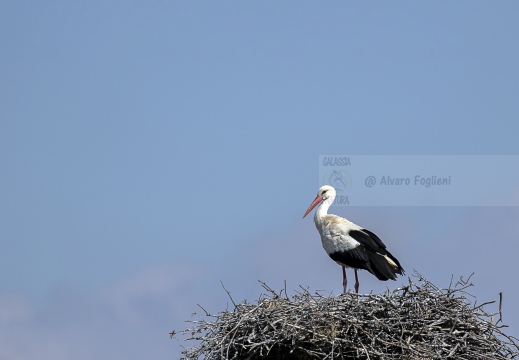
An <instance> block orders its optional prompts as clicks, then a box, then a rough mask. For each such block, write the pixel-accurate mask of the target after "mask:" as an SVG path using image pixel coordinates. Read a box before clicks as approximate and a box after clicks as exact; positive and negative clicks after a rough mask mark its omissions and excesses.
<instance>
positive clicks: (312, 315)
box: [171, 275, 519, 360]
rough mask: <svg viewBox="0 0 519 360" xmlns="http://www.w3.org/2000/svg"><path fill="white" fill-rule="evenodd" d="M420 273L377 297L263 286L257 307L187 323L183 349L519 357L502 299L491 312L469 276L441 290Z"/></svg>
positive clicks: (263, 355)
mask: <svg viewBox="0 0 519 360" xmlns="http://www.w3.org/2000/svg"><path fill="white" fill-rule="evenodd" d="M417 277H418V279H419V281H418V283H419V284H415V283H413V282H412V280H411V279H409V285H406V286H404V287H401V288H399V289H396V290H394V291H389V290H388V291H387V292H386V293H384V294H382V295H376V294H355V293H347V294H341V295H338V296H323V295H322V294H321V293H315V294H311V293H310V292H309V291H308V290H306V289H302V291H300V292H298V293H297V295H295V296H293V297H292V299H289V298H288V297H286V296H281V294H283V291H281V292H279V293H276V292H275V291H273V290H272V289H271V288H269V287H268V286H267V285H265V284H264V283H262V284H263V287H264V288H265V290H266V291H267V294H266V295H262V296H261V297H260V299H259V300H258V302H257V304H255V305H254V304H249V303H247V302H246V301H245V302H243V303H240V304H234V301H233V304H234V306H235V308H234V310H233V311H227V310H226V311H223V312H221V313H219V314H218V315H211V314H209V313H207V312H206V311H205V310H204V311H205V318H204V319H202V320H198V321H188V322H189V323H191V324H192V325H193V327H192V328H188V329H185V330H183V331H182V334H184V335H185V336H188V338H187V339H186V340H192V341H193V340H194V341H196V345H194V346H193V347H191V348H184V350H183V352H182V353H183V355H184V356H185V359H199V358H200V357H203V358H204V359H211V360H217V359H218V360H221V359H251V360H253V359H291V360H302V359H305V360H306V359H447V358H452V359H470V360H473V359H492V360H498V359H513V358H516V357H519V347H518V345H517V342H516V341H517V339H515V338H513V337H510V336H507V335H506V334H504V333H503V332H502V328H503V327H505V325H503V324H502V323H501V325H500V324H499V323H500V322H501V302H499V311H498V312H496V313H495V314H489V313H487V312H486V311H484V310H483V305H487V304H490V303H493V302H494V301H491V302H488V303H485V304H481V305H478V306H476V304H472V303H471V302H469V301H468V300H467V295H469V296H472V295H470V294H468V293H467V292H466V289H467V288H468V287H469V286H472V284H470V283H468V281H469V280H463V278H461V279H460V281H458V282H457V283H456V284H454V285H453V284H452V282H451V285H450V286H449V288H448V289H444V290H440V289H438V288H437V287H435V286H434V285H432V284H431V283H429V282H428V281H426V280H425V279H423V278H422V277H421V276H419V275H417ZM469 279H470V278H469ZM284 293H285V294H286V291H285V292H284ZM229 296H230V295H229ZM231 300H232V298H231ZM171 335H172V336H174V337H175V336H176V335H175V332H173V333H172V334H171Z"/></svg>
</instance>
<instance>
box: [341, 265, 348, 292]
mask: <svg viewBox="0 0 519 360" xmlns="http://www.w3.org/2000/svg"><path fill="white" fill-rule="evenodd" d="M347 284H348V281H347V280H346V268H345V267H344V266H343V267H342V286H344V293H345V294H346V285H347Z"/></svg>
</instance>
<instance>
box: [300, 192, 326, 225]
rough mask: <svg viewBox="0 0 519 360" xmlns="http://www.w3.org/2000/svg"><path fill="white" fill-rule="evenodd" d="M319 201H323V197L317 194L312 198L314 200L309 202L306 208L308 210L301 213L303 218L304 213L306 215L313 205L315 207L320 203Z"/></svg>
mask: <svg viewBox="0 0 519 360" xmlns="http://www.w3.org/2000/svg"><path fill="white" fill-rule="evenodd" d="M321 201H323V198H322V196H319V195H317V196H316V198H315V199H314V201H313V202H312V203H311V204H310V207H309V208H308V210H306V212H305V214H304V215H303V219H304V218H305V216H306V215H308V213H309V212H310V211H312V209H313V208H314V207H316V206H317V205H319V204H320V203H321Z"/></svg>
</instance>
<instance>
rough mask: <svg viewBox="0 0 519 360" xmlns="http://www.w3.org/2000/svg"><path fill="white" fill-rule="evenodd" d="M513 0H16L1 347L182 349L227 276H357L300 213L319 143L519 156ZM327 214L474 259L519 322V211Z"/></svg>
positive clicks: (428, 268)
mask: <svg viewBox="0 0 519 360" xmlns="http://www.w3.org/2000/svg"><path fill="white" fill-rule="evenodd" d="M518 11H519V3H517V2H514V1H502V2H489V1H473V0H471V1H457V2H446V1H444V2H437V1H434V2H433V1H428V2H419V3H415V2H408V1H399V2H391V3H387V2H381V1H376V2H369V3H365V2H348V1H330V2H326V3H322V2H310V1H283V2H265V1H262V2H259V1H257V2H243V1H226V2H216V1H212V2H209V1H201V2H194V1H151V2H145V3H144V2H122V1H93V2H92V1H88V2H87V1H76V2H66V1H48V2H44V3H43V2H37V1H33V2H30V1H29V2H14V1H6V2H2V3H1V4H0V46H1V48H2V56H1V57H0V101H1V106H0V164H1V165H2V166H1V167H0V204H1V205H0V246H1V249H2V251H1V252H0V277H1V281H0V358H9V359H22V360H25V359H34V358H35V357H38V358H39V359H44V360H45V359H70V358H75V359H92V358H108V357H109V356H111V357H117V358H122V357H124V358H127V359H141V358H143V356H146V357H149V358H151V357H153V358H156V359H171V358H176V357H177V356H178V349H177V344H176V343H175V342H174V341H171V340H169V337H168V332H169V331H171V330H172V329H177V330H178V329H182V328H184V326H185V325H184V323H183V321H184V320H187V319H189V318H190V316H191V313H192V312H194V311H197V310H198V308H197V306H196V304H197V303H200V304H202V305H205V307H206V308H208V309H210V310H212V311H215V312H216V311H219V310H222V309H224V308H225V306H226V304H227V302H228V299H227V297H226V294H225V292H224V291H223V289H222V288H221V285H220V281H223V282H224V284H225V285H226V287H227V288H228V289H229V290H230V291H231V293H232V294H233V296H234V298H235V299H236V300H238V301H240V300H242V299H245V298H246V299H248V300H250V301H253V300H254V299H256V298H257V297H258V296H259V294H260V293H261V290H262V289H261V287H260V285H259V284H258V282H257V280H263V281H266V282H267V283H268V284H270V286H272V287H275V288H276V287H277V288H282V287H283V286H284V285H283V282H284V280H287V284H288V285H287V287H288V289H289V290H294V289H297V288H298V286H299V285H303V286H309V287H310V288H311V289H325V290H327V291H329V292H333V293H334V294H336V293H338V292H340V291H341V273H340V268H339V267H338V266H337V265H336V264H334V263H333V262H331V261H330V260H329V259H328V258H327V257H326V254H325V253H324V251H323V250H322V248H321V244H320V241H319V237H318V234H317V231H316V230H315V228H314V225H313V223H312V220H311V219H305V220H301V216H302V214H303V213H304V211H305V210H306V208H307V207H308V205H309V204H310V202H311V201H312V199H313V198H314V196H315V193H316V190H317V187H318V171H319V164H318V159H319V155H326V154H339V155H340V154H357V155H387V154H394V155H436V154H438V155H450V154H454V155H459V154H462V155H484V154H487V155H511V154H518V153H519V145H518V142H517V134H518V133H519V126H518V121H517V120H518V114H519V102H518V101H517V99H518V98H519V97H518V96H519V70H518V67H517V64H519V46H518V44H517V34H518V33H519V24H518V22H517V16H516V14H517V13H518ZM481 166H482V169H483V170H484V167H485V164H484V163H482V164H481ZM510 166H511V167H516V166H517V164H510ZM479 191H484V189H474V196H478V192H479ZM511 196H513V194H511ZM516 196H517V194H516ZM331 210H332V212H335V213H337V214H339V215H341V216H345V217H348V218H349V219H351V220H352V221H354V222H356V223H358V224H360V225H363V226H365V227H367V228H369V229H371V230H372V231H374V232H376V233H377V234H379V236H380V237H381V238H382V239H383V240H384V241H385V242H386V244H387V245H388V247H389V248H390V250H391V251H392V252H393V253H394V255H396V256H397V257H398V258H399V260H400V262H401V263H402V264H403V266H404V267H405V268H406V269H407V270H408V273H411V272H412V269H413V268H415V269H417V270H418V271H420V272H421V273H422V274H423V275H424V276H425V277H427V278H428V279H429V280H431V281H433V282H435V283H436V284H437V285H439V286H447V285H448V284H449V282H450V279H451V275H452V274H454V276H456V277H457V276H460V275H463V276H468V275H470V274H471V273H472V272H475V273H476V274H475V276H474V277H473V281H474V283H475V284H476V287H475V288H474V291H473V292H474V293H475V294H476V295H477V296H478V299H480V300H481V302H484V301H487V300H492V299H497V294H498V293H499V292H500V291H503V292H504V301H505V303H504V320H505V322H506V323H508V324H509V325H510V328H509V329H508V330H509V333H510V334H512V335H515V336H519V314H517V313H516V312H515V311H514V310H513V307H512V304H514V303H517V302H518V301H519V290H518V289H517V279H516V275H515V270H514V266H513V265H514V264H515V263H516V262H517V260H516V256H515V255H514V254H516V253H517V252H518V250H519V246H518V245H517V239H518V238H519V225H518V222H517V219H518V216H519V209H518V208H517V207H397V206H395V207H337V208H333V207H332V209H331ZM403 281H404V280H399V281H397V282H394V283H393V282H391V283H379V282H378V281H377V280H376V279H375V278H374V277H372V276H371V275H369V274H367V273H361V291H363V290H364V291H370V290H373V291H375V292H380V291H383V290H384V289H385V287H386V286H389V287H390V288H395V287H397V286H399V285H400V284H402V282H403Z"/></svg>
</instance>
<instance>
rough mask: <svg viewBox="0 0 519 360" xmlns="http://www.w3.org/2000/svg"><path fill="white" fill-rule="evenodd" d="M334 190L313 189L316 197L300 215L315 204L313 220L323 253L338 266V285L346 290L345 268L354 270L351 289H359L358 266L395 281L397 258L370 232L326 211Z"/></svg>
mask: <svg viewBox="0 0 519 360" xmlns="http://www.w3.org/2000/svg"><path fill="white" fill-rule="evenodd" d="M335 196H336V192H335V189H334V188H333V187H331V186H329V185H325V186H323V187H321V188H320V189H319V191H318V192H317V197H316V198H315V200H314V201H313V202H312V204H311V205H310V207H309V208H308V210H306V212H305V214H304V215H303V218H304V217H305V216H306V215H308V213H309V212H310V211H312V209H313V208H314V207H316V206H317V205H319V204H321V205H320V206H319V208H318V209H317V211H316V212H315V216H314V221H315V226H316V227H317V230H319V234H321V242H322V244H323V248H324V250H326V253H327V254H328V255H329V256H330V257H331V258H332V260H334V261H335V262H336V263H337V264H339V265H340V266H342V285H343V286H344V293H346V284H347V280H346V268H347V267H351V268H353V269H355V292H357V293H358V292H359V278H358V275H357V270H358V269H364V270H368V271H369V272H370V273H372V274H373V275H375V276H376V277H377V278H378V279H379V280H382V281H386V280H389V279H391V280H396V275H397V274H400V275H403V273H404V269H403V268H402V266H400V263H399V262H398V260H397V259H396V258H395V257H394V256H393V255H391V253H390V252H389V251H387V250H386V245H384V243H383V242H382V240H380V238H379V237H378V236H377V235H375V234H373V233H372V232H371V231H369V230H366V229H364V228H362V227H360V226H358V225H356V224H354V223H352V222H351V221H348V220H346V219H344V218H342V217H340V216H337V215H331V214H328V208H329V207H330V205H332V204H333V201H334V200H335Z"/></svg>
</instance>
